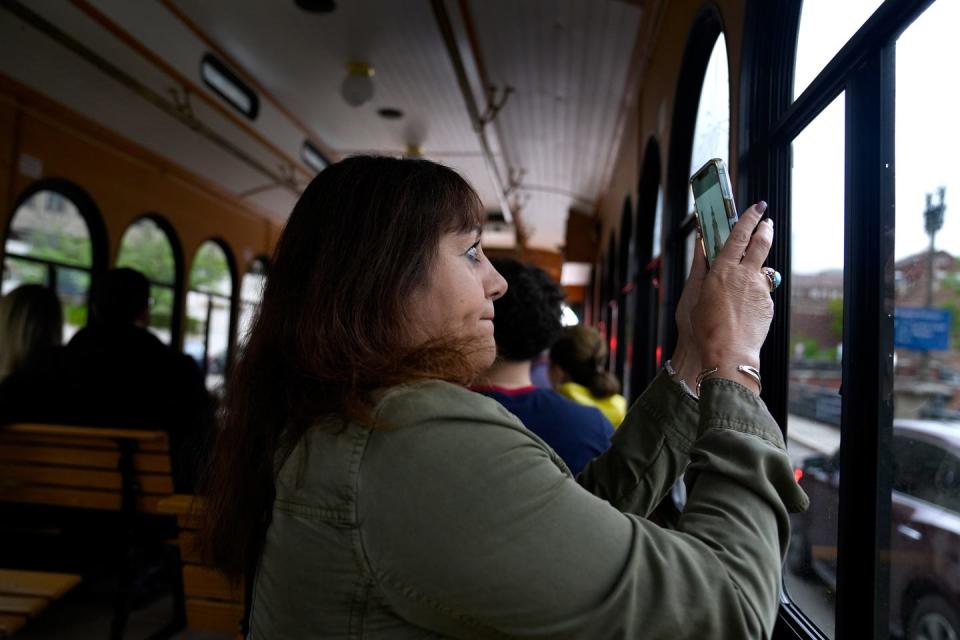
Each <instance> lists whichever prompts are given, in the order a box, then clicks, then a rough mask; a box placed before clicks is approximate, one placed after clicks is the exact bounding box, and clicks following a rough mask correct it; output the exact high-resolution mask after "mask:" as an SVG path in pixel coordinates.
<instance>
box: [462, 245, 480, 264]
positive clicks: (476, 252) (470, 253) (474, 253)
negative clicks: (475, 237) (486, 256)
mask: <svg viewBox="0 0 960 640" xmlns="http://www.w3.org/2000/svg"><path fill="white" fill-rule="evenodd" d="M465 255H466V256H467V258H469V259H470V261H471V262H480V255H481V254H480V243H479V242H478V243H476V244H475V245H473V246H472V247H470V248H469V249H467V253H466V254H465Z"/></svg>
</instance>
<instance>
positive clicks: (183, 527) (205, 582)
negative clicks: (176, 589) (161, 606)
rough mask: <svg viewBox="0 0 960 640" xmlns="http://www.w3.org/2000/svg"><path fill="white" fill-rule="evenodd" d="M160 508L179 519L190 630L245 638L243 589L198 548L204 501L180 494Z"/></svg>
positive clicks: (172, 497)
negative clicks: (210, 563)
mask: <svg viewBox="0 0 960 640" xmlns="http://www.w3.org/2000/svg"><path fill="white" fill-rule="evenodd" d="M158 507H159V509H160V511H161V512H163V513H169V514H171V515H176V516H177V525H178V527H179V529H180V533H179V544H180V558H181V560H182V562H183V592H184V596H185V599H186V610H187V628H189V629H196V630H203V631H220V632H225V633H235V634H237V637H238V638H242V637H243V636H242V634H241V629H242V623H243V618H244V613H245V610H244V593H243V589H242V588H237V587H235V586H234V585H231V584H230V581H229V580H228V579H227V577H226V576H225V575H223V574H222V573H220V572H219V571H217V570H216V569H214V568H212V567H210V566H207V565H204V564H203V561H202V559H201V557H200V553H199V550H198V548H197V529H198V528H199V526H200V516H201V515H202V513H203V508H204V504H203V499H202V498H198V497H196V496H186V495H180V494H178V495H174V496H171V497H169V498H165V499H163V500H161V501H160V503H159V505H158Z"/></svg>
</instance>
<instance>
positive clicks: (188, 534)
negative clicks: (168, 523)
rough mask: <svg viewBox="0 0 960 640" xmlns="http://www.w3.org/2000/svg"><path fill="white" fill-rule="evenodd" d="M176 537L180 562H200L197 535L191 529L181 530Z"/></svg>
mask: <svg viewBox="0 0 960 640" xmlns="http://www.w3.org/2000/svg"><path fill="white" fill-rule="evenodd" d="M178 537H179V547H180V560H181V562H185V563H186V562H188V563H191V564H201V563H202V560H201V557H200V546H199V543H200V539H199V536H198V535H197V534H196V533H195V532H193V531H183V530H181V531H180V535H179V536H178Z"/></svg>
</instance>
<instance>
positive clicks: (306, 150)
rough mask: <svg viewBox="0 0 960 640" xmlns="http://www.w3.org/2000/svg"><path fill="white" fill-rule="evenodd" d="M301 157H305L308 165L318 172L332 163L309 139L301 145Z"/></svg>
mask: <svg viewBox="0 0 960 640" xmlns="http://www.w3.org/2000/svg"><path fill="white" fill-rule="evenodd" d="M300 157H301V158H303V161H304V162H305V163H306V164H307V166H309V167H310V168H311V169H313V170H314V171H316V172H317V173H320V172H321V171H323V170H324V169H326V168H327V167H328V166H329V165H330V161H329V160H327V157H326V156H325V155H323V153H322V152H321V151H320V149H317V147H315V146H314V144H313V143H312V142H310V141H309V140H304V141H303V146H302V147H300Z"/></svg>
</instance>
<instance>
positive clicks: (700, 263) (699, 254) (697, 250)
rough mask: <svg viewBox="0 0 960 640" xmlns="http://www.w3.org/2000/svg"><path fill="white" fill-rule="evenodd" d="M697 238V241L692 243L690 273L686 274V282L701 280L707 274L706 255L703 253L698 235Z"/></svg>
mask: <svg viewBox="0 0 960 640" xmlns="http://www.w3.org/2000/svg"><path fill="white" fill-rule="evenodd" d="M697 240H698V242H696V243H695V244H694V249H693V264H692V265H691V266H690V275H688V276H687V282H703V279H704V278H705V277H706V276H707V257H706V256H705V255H703V246H702V245H701V243H700V242H699V240H700V237H699V236H698V237H697Z"/></svg>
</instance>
